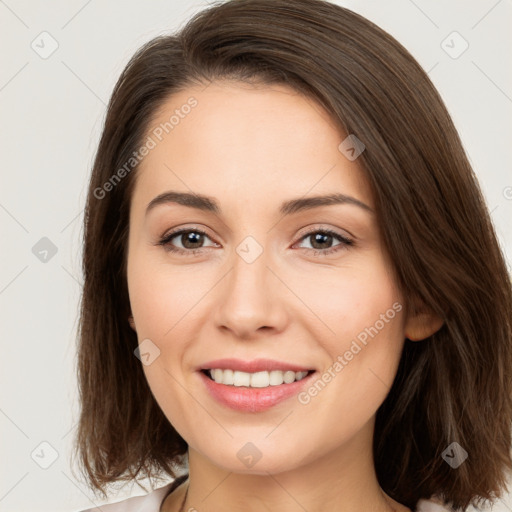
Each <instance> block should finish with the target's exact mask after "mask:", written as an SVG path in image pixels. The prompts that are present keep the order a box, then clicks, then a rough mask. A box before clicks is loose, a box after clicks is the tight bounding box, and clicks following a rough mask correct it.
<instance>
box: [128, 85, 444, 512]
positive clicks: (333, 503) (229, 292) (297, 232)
mask: <svg viewBox="0 0 512 512" xmlns="http://www.w3.org/2000/svg"><path fill="white" fill-rule="evenodd" d="M191 96H193V97H194V98H195V99H196V100H197V101H198V104H197V106H196V107H195V108H194V109H192V110H191V112H190V113H189V114H188V115H187V116H185V117H184V118H183V119H180V122H179V124H178V125H176V126H175V127H174V129H173V130H172V131H171V132H170V133H169V134H168V135H167V136H166V137H165V138H163V140H162V141H161V142H159V143H158V144H157V145H156V147H155V148H153V149H152V150H151V151H150V152H149V154H148V155H147V156H146V157H145V158H144V159H143V161H142V162H141V166H140V168H139V169H138V170H137V172H138V173H139V174H138V176H137V183H136V187H135V189H134V193H133V196H132V203H131V210H130V230H129V248H128V275H127V279H128V288H129V295H130V303H131V307H132V313H133V318H132V319H131V325H132V327H133V328H134V329H135V330H136V332H137V336H138V339H139V343H141V342H142V341H143V340H145V339H147V338H149V339H150V340H151V342H152V343H154V345H156V346H157V347H158V349H159V350H160V356H159V357H157V358H156V359H155V360H154V361H153V362H152V363H151V364H149V365H144V366H143V369H144V372H145V375H146V377H147V380H148V383H149V386H150V388H151V390H152V392H153V394H154V396H155V399H156V400H157V402H158V404H159V405H160V407H161V408H162V410H163V412H164V414H165V415H166V417H167V418H168V420H169V422H170V423H171V424H172V425H173V426H174V428H175V429H176V430H177V431H178V432H179V433H180V435H181V436H182V437H183V438H184V439H185V440H186V441H187V443H188V445H189V470H190V471H189V474H190V478H189V483H187V484H183V485H181V486H180V487H179V488H178V489H177V490H176V491H175V492H174V493H172V494H171V495H170V496H169V497H168V498H167V499H166V500H165V502H164V504H163V508H162V510H164V511H165V512H170V511H177V510H179V506H180V504H181V500H182V498H183V495H184V492H185V489H186V487H187V485H189V489H188V497H187V501H186V505H185V508H184V510H191V509H192V507H194V508H193V509H192V510H197V511H200V512H217V511H221V510H230V511H238V510H240V511H242V510H243V511H261V510H280V511H281V512H288V511H290V512H291V511H293V512H296V511H303V510H307V511H309V512H314V511H318V512H319V511H332V510H336V511H338V512H345V511H347V512H348V511H353V510H367V511H382V512H384V511H390V510H396V511H406V510H409V509H408V508H406V507H405V506H403V505H401V504H399V503H397V502H396V501H394V500H392V499H391V498H390V497H389V496H387V495H385V494H384V492H383V491H382V489H381V488H380V487H379V485H378V482H377V478H376V474H375V469H374V463H373V456H372V437H373V431H374V422H375V414H376V411H377V409H378V408H379V406H380V405H381V404H382V402H383V401H384V399H385V398H386V395H387V394H388V392H389V389H390V386H391V384H392V382H393V379H394V377H395V375H396V371H397V368H398V363H399V360H400V355H401V351H402V348H403V344H404V338H405V337H408V338H410V339H413V340H421V339H423V338H425V337H427V336H429V335H430V334H432V333H433V332H435V331H436V330H437V329H439V327H440V326H441V321H440V320H439V319H437V318H435V317H433V316H430V315H429V314H427V313H423V314H421V315H418V316H415V317H412V316H407V317H406V313H405V312H406V308H405V305H404V304H403V300H402V296H401V293H400V291H399V290H398V289H397V286H396V284H395V279H394V275H393V270H392V262H391V261H390V259H389V257H388V255H387V253H386V250H385V248H384V246H383V243H382V240H381V235H380V232H379V228H378V224H377V218H376V214H375V212H374V211H371V212H369V211H366V210H365V209H363V208H360V207H358V206H355V205H353V204H338V205H329V206H321V207H318V208H315V209H311V210H308V211H303V212H297V213H293V214H290V215H287V216H284V217H283V216H282V215H281V214H279V212H278V208H279V206H280V205H281V203H282V202H283V201H285V200H289V199H293V198H299V197H303V196H308V197H309V196H312V195H323V194H332V193H343V194H346V195H349V196H352V197H354V198H356V199H358V200H360V201H362V202H364V203H365V204H366V205H368V206H369V207H370V208H372V209H373V198H372V194H371V191H370V187H369V184H368V182H367V181H366V178H365V176H364V173H363V171H362V169H361V167H360V166H359V164H358V161H357V159H356V160H355V161H350V160H348V159H347V158H346V157H345V156H344V155H343V154H342V153H341V152H340V151H339V150H338V145H339V144H340V142H341V141H342V140H343V139H344V138H345V137H346V134H343V133H341V131H340V130H339V129H338V128H337V127H336V125H335V124H334V123H333V122H332V121H331V119H330V118H329V116H328V114H327V112H325V111H324V110H323V109H322V107H321V106H319V105H318V104H316V103H315V102H314V101H313V100H311V99H307V98H305V97H303V96H302V95H300V94H298V93H297V92H295V91H293V90H292V89H290V88H288V87H287V86H284V85H272V86H271V87H270V86H263V85H260V86H254V85H248V84H242V83H239V82H230V81H217V82H213V83H211V84H210V85H208V87H206V88H205V86H202V87H199V86H193V87H192V86H191V87H189V88H187V89H186V90H183V91H181V92H179V93H177V94H175V95H173V96H171V97H170V98H169V99H168V100H167V101H166V103H165V105H164V106H163V108H162V109H160V110H159V112H158V115H157V116H156V118H155V119H154V120H152V123H151V128H154V127H155V126H157V125H158V124H159V123H161V122H165V121H168V119H169V117H170V116H171V115H172V113H173V112H174V111H175V109H176V108H178V109H179V108H180V106H182V105H183V104H185V103H186V102H187V100H188V99H189V98H190V97H191ZM150 133H151V132H150V131H148V134H150ZM367 149H368V148H367ZM169 190H175V191H180V192H194V193H199V194H205V195H208V196H212V197H214V198H215V199H216V201H217V202H218V203H219V205H220V207H221V211H222V213H221V214H220V215H216V214H214V213H212V212H206V211H201V210H197V209H193V208H190V207H187V206H184V205H179V204H176V203H169V204H163V205H159V206H157V207H156V208H154V209H152V210H151V211H150V212H149V213H148V215H147V216H146V215H145V209H146V207H147V205H148V203H149V202H150V201H151V200H152V199H153V198H154V197H156V196H157V195H159V194H161V193H162V192H165V191H169ZM194 227H196V228H200V229H202V230H204V231H206V232H207V235H208V236H207V237H205V238H204V239H203V242H202V246H201V242H199V244H196V247H200V249H199V250H200V251H201V252H197V251H196V254H195V255H181V254H175V253H172V252H168V251H166V250H165V248H164V247H163V246H161V245H158V242H159V241H160V240H161V238H163V236H164V235H166V234H167V233H169V232H170V231H171V229H173V228H190V229H191V230H193V228H194ZM309 228H311V229H313V228H318V229H317V230H316V231H312V232H313V233H316V232H318V231H320V232H321V228H324V229H326V228H327V229H332V230H334V231H336V233H339V234H340V235H341V236H344V237H349V238H350V239H352V240H353V241H354V244H353V245H352V246H346V245H344V244H343V242H340V240H339V239H337V238H336V237H334V238H332V239H331V241H329V240H327V242H324V244H323V245H321V246H318V245H317V246H315V245H313V244H314V243H315V238H314V236H311V234H310V235H309V236H305V235H306V230H307V229H309ZM247 236H252V237H253V238H254V239H255V240H256V241H257V242H258V243H259V244H260V246H261V248H262V249H263V252H262V254H261V255H260V256H259V257H258V258H257V259H256V260H255V261H253V262H252V263H250V264H249V263H247V261H245V260H244V259H243V258H242V257H240V256H239V255H238V253H237V252H236V249H237V246H238V245H239V244H240V243H241V242H242V241H243V240H244V239H245V238H246V237H247ZM172 243H173V244H174V246H175V247H178V248H182V249H183V250H188V251H189V253H192V249H187V248H186V247H193V246H192V245H186V244H187V238H185V237H183V236H181V235H178V236H176V237H175V238H173V240H172ZM340 244H341V245H340ZM201 247H202V248H201ZM314 247H316V249H315V248H314ZM318 247H320V248H318ZM334 247H336V248H337V249H340V250H338V251H336V252H334V253H331V254H328V255H323V254H322V252H325V251H327V250H329V249H330V248H334ZM394 303H399V304H400V305H403V306H404V307H403V308H402V309H401V311H399V312H397V313H396V315H395V316H394V318H393V319H392V320H389V321H388V322H387V323H385V326H384V328H382V329H381V330H380V331H379V332H378V334H377V335H376V336H374V337H373V338H370V339H369V341H368V343H367V345H366V346H364V348H362V350H361V351H360V352H359V353H357V355H355V356H354V357H353V359H352V360H350V361H349V362H348V364H347V365H346V366H345V367H344V368H343V370H342V371H339V372H338V373H336V376H335V377H334V378H332V379H331V381H330V382H329V383H328V384H327V385H326V386H325V387H324V388H323V389H322V391H321V392H320V393H318V395H317V396H315V397H312V398H311V400H310V402H309V403H308V404H302V403H299V401H298V400H297V397H296V396H294V397H292V398H289V399H287V400H285V401H284V402H281V403H280V404H278V405H276V406H274V407H272V408H271V409H269V410H267V411H264V412H258V413H251V412H238V411H234V410H231V409H228V408H227V407H225V406H223V405H221V404H219V403H218V402H217V401H215V400H214V399H213V398H212V397H211V396H210V395H209V394H208V393H207V392H206V389H205V386H204V383H203V382H202V381H201V379H200V378H199V376H198V373H197V372H196V368H197V367H198V366H199V365H201V364H202V363H205V362H207V361H209V360H213V359H218V358H223V357H235V358H240V359H246V360H252V359H255V358H269V359H277V360H282V361H290V362H293V363H296V364H299V365H304V366H306V367H309V368H314V369H317V371H318V375H321V374H322V372H323V371H325V370H327V369H328V368H329V367H332V365H333V362H334V361H336V359H337V357H338V356H339V355H343V354H344V353H345V352H346V351H347V350H349V348H350V346H351V343H352V341H353V340H354V339H356V336H357V335H358V334H359V333H361V332H362V331H364V329H365V328H366V327H368V326H372V325H374V324H375V322H376V321H377V320H378V319H379V318H380V315H381V314H384V313H386V311H387V310H389V309H390V308H392V305H393V304H394ZM247 442H251V443H253V444H254V445H255V446H256V447H257V448H258V450H259V451H260V452H261V454H262V456H261V459H260V460H259V461H258V462H257V463H256V464H255V465H254V466H252V467H251V468H248V467H246V466H245V465H244V464H243V463H242V462H241V461H240V460H239V458H238V457H237V452H238V450H240V448H242V447H243V446H244V445H245V444H246V443H247Z"/></svg>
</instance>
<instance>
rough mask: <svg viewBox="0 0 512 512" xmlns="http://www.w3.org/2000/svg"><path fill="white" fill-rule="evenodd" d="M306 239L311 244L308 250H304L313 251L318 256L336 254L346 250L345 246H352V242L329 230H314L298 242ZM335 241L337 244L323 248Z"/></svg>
mask: <svg viewBox="0 0 512 512" xmlns="http://www.w3.org/2000/svg"><path fill="white" fill-rule="evenodd" d="M308 239H309V240H311V241H312V243H310V245H311V246H312V247H311V248H310V249H309V248H306V249H309V250H313V251H315V253H316V254H318V255H320V256H325V255H328V254H331V253H334V252H338V251H341V250H343V249H346V248H347V246H351V245H354V241H353V240H351V239H349V238H347V237H346V236H343V235H341V234H340V233H337V232H336V231H333V230H331V229H318V228H317V229H314V230H312V231H309V232H308V233H306V234H305V235H304V236H303V237H302V238H301V239H300V240H308ZM335 239H337V240H339V243H338V244H336V245H334V246H331V247H325V246H326V245H328V246H330V245H331V244H332V242H333V241H334V240H335Z"/></svg>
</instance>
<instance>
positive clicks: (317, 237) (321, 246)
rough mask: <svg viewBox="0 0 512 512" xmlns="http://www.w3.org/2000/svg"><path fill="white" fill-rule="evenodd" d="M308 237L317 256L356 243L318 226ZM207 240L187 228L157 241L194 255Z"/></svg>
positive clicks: (306, 235)
mask: <svg viewBox="0 0 512 512" xmlns="http://www.w3.org/2000/svg"><path fill="white" fill-rule="evenodd" d="M174 239H176V241H175V242H173V240H174ZM308 239H309V240H310V241H311V242H312V243H310V246H311V247H310V248H308V247H306V248H305V249H307V250H309V251H315V256H316V255H319V256H326V255H328V254H331V253H334V252H338V251H341V250H343V249H346V248H347V247H348V246H352V245H354V241H353V240H351V239H349V238H347V237H346V236H343V235H341V234H340V233H337V232H336V231H333V230H331V229H318V228H316V229H313V230H310V231H309V232H307V233H306V234H304V235H303V236H302V237H301V238H300V241H302V240H308ZM205 240H210V241H211V238H210V237H209V236H208V234H207V233H206V232H205V231H203V230H201V229H198V228H185V229H179V230H176V231H172V232H171V233H168V234H167V235H165V236H164V237H163V238H162V239H161V240H160V241H159V242H158V243H157V245H161V246H163V247H164V249H165V250H166V251H168V252H173V253H177V254H182V255H187V256H194V255H196V254H200V253H202V252H204V249H205V248H206V247H208V246H203V244H204V242H205ZM335 240H338V242H339V243H338V244H335V245H334V246H332V243H333V242H334V241H335ZM176 242H177V243H180V244H181V247H179V246H178V247H177V246H176ZM326 246H328V247H326ZM210 247H218V244H217V243H216V242H212V244H211V245H210Z"/></svg>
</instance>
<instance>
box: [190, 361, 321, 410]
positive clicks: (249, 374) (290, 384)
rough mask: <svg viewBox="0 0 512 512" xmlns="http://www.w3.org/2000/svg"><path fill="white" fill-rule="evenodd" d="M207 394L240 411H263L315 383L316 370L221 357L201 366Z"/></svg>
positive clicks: (276, 362) (222, 404) (277, 362)
mask: <svg viewBox="0 0 512 512" xmlns="http://www.w3.org/2000/svg"><path fill="white" fill-rule="evenodd" d="M197 370H198V371H197V373H196V375H199V377H200V380H201V381H202V383H203V386H205V388H206V389H205V391H206V392H207V394H208V395H209V396H210V397H211V398H213V400H214V401H215V402H217V403H218V404H219V405H221V406H223V407H227V408H229V409H231V410H235V411H239V412H263V411H266V410H268V409H270V408H272V407H274V406H276V405H277V404H279V403H282V402H283V406H284V403H289V404H293V405H295V402H294V401H293V402H290V401H288V399H289V398H292V397H293V396H295V395H297V394H298V393H299V392H300V391H301V390H302V389H303V388H304V386H306V385H307V383H309V382H311V379H312V377H313V374H315V373H317V372H316V370H314V369H308V368H307V367H304V366H302V365H297V364H291V363H286V362H283V361H275V360H269V359H256V360H251V361H243V360H239V359H218V360H216V361H210V362H208V363H205V364H203V365H202V366H200V367H199V368H197Z"/></svg>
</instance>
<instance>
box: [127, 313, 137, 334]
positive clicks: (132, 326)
mask: <svg viewBox="0 0 512 512" xmlns="http://www.w3.org/2000/svg"><path fill="white" fill-rule="evenodd" d="M128 323H129V324H130V327H131V328H132V329H133V330H134V331H135V332H137V329H136V328H135V320H134V319H133V315H130V316H129V317H128Z"/></svg>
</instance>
